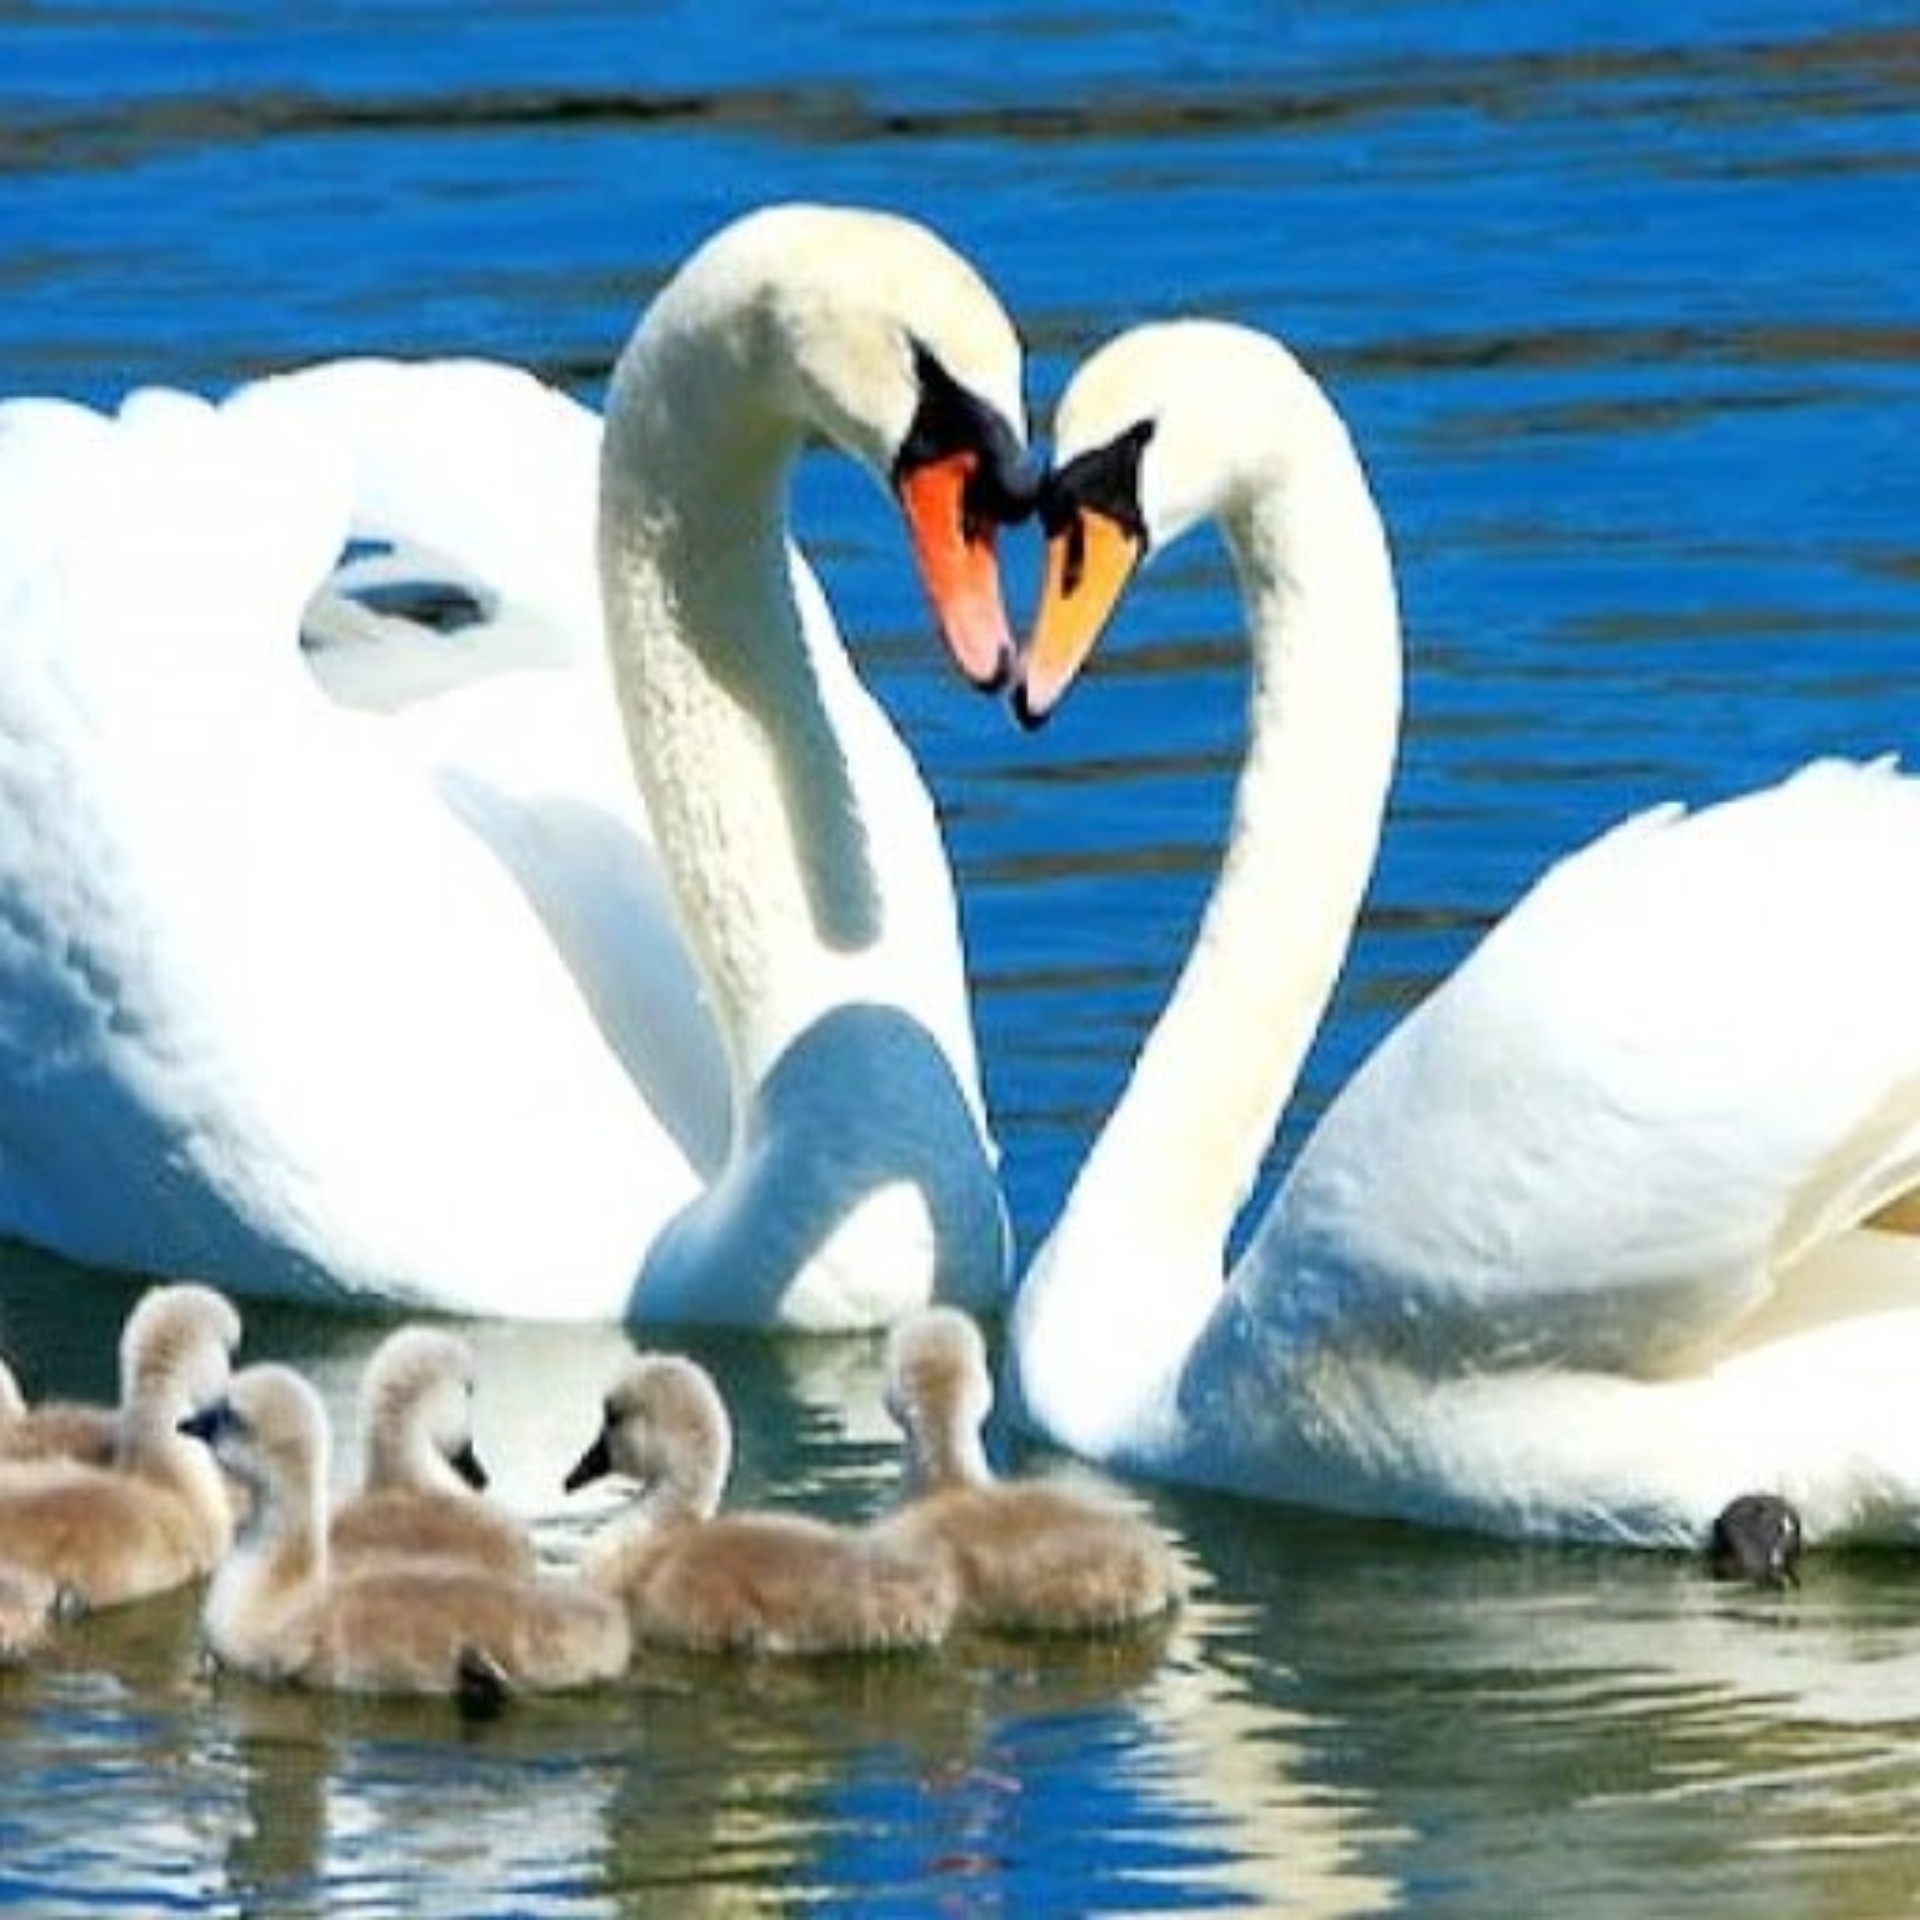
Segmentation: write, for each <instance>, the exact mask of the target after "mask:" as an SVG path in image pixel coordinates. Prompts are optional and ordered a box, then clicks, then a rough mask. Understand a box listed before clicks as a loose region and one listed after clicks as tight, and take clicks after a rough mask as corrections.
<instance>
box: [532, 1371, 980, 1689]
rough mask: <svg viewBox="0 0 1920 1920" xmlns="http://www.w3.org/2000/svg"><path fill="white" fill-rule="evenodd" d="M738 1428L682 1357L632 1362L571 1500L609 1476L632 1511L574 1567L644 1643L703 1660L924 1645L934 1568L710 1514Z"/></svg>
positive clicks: (769, 1520) (844, 1536)
mask: <svg viewBox="0 0 1920 1920" xmlns="http://www.w3.org/2000/svg"><path fill="white" fill-rule="evenodd" d="M732 1458H733V1426H732V1422H731V1421H730V1420H729V1419H728V1417H727V1409H726V1405H725V1403H724V1402H723V1401H722V1399H721V1398H720V1393H719V1389H718V1388H717V1387H716V1386H715V1385H714V1383H713V1380H712V1378H711V1376H710V1375H709V1374H708V1373H707V1372H706V1370H705V1369H704V1368H703V1367H701V1366H699V1365H698V1364H697V1363H696V1362H694V1361H692V1360H689V1359H686V1358H684V1357H682V1356H680V1355H677V1354H661V1353H643V1354H640V1355H639V1356H637V1357H636V1358H635V1359H634V1360H633V1361H632V1362H631V1363H630V1364H629V1365H628V1366H627V1368H626V1369H625V1371H624V1372H622V1374H621V1375H620V1377H619V1379H618V1380H617V1381H616V1382H615V1383H614V1386H613V1389H612V1391H611V1392H610V1393H609V1394H608V1395H607V1399H606V1406H605V1418H604V1423H603V1425H602V1427H601V1430H600V1435H599V1437H598V1438H597V1439H596V1440H595V1441H594V1442H593V1444H592V1445H591V1446H589V1447H588V1448H587V1450H586V1452H585V1453H584V1454H582V1455H581V1457H580V1460H579V1462H578V1463H577V1464H576V1465H575V1467H574V1469H573V1471H572V1472H571V1473H569V1474H568V1475H567V1479H566V1487H567V1491H568V1492H569V1493H571V1492H573V1491H574V1490H575V1489H576V1488H579V1487H583V1486H586V1485H587V1484H588V1483H589V1482H591V1481H594V1480H598V1479H599V1478H601V1477H602V1476H603V1475H605V1474H608V1473H619V1474H622V1475H625V1476H626V1477H627V1478H629V1479H631V1480H633V1481H635V1482H637V1483H638V1486H639V1489H640V1491H639V1497H638V1499H637V1500H636V1501H635V1502H634V1503H633V1509H632V1510H631V1511H630V1512H629V1513H627V1514H624V1515H622V1516H621V1517H620V1518H619V1519H617V1520H615V1521H614V1522H613V1523H612V1524H611V1525H610V1526H609V1528H608V1529H607V1530H606V1532H605V1533H604V1534H603V1535H602V1536H601V1538H600V1539H598V1540H597V1541H595V1542H594V1543H593V1544H592V1545H591V1546H590V1547H589V1548H588V1551H587V1554H586V1556H585V1558H584V1559H583V1561H582V1566H581V1573H582V1577H583V1578H585V1579H587V1580H589V1581H591V1582H593V1584H594V1585H596V1586H597V1587H599V1588H600V1589H601V1590H603V1591H604V1592H607V1593H610V1594H617V1595H619V1596H620V1597H621V1598H622V1599H623V1600H624V1601H625V1603H626V1606H627V1608H628V1610H629V1612H630V1613H631V1615H632V1618H633V1626H634V1631H635V1633H636V1635H637V1636H638V1637H639V1638H641V1639H642V1640H646V1641H652V1642H655V1643H659V1644H664V1645H671V1646H676V1647H680V1648H684V1649H687V1650H689V1651H692V1652H700V1653H733V1654H829V1653H879V1652H887V1651H896V1650H899V1651H904V1650H907V1649H915V1648H923V1647H931V1646H933V1645H935V1644H937V1643H938V1642H939V1641H940V1640H942V1639H943V1638H944V1637H945V1635H946V1633H947V1630H948V1628H949V1626H950V1625H951V1623H952V1619H953V1611H954V1603H955V1599H956V1593H955V1588H954V1581H953V1573H952V1569H951V1567H950V1566H949V1565H948V1563H947V1562H946V1560H945V1559H944V1558H943V1557H934V1558H928V1557H926V1556H923V1555H918V1554H915V1553H912V1552H908V1551H905V1550H903V1549H900V1548H895V1547H890V1546H888V1545H887V1544H885V1543H884V1542H882V1541H880V1540H878V1539H877V1538H876V1537H875V1536H874V1535H873V1534H872V1533H871V1532H856V1531H852V1530H849V1529H845V1528H840V1527H833V1526H829V1525H827V1524H826V1523H825V1522H824V1521H820V1520H814V1519H810V1518H806V1517H804V1516H802V1515H798V1514H782V1513H735V1514H726V1515H721V1516H720V1517H718V1518H716V1517H715V1516H716V1514H717V1513H718V1510H719V1506H720V1500H721V1496H722V1494H723V1493H724V1491H725V1489H726V1483H727V1474H728V1471H729V1469H730V1467H731V1465H732Z"/></svg>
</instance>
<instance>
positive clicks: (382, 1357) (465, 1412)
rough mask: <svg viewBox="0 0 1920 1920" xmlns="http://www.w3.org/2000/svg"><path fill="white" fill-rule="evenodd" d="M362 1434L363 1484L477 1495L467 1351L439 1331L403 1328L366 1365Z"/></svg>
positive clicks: (483, 1474) (481, 1480) (480, 1470)
mask: <svg viewBox="0 0 1920 1920" xmlns="http://www.w3.org/2000/svg"><path fill="white" fill-rule="evenodd" d="M360 1432H361V1437H362V1442H363V1444H364V1446H365V1449H366V1454H367V1473H368V1483H369V1485H374V1484H378V1485H442V1484H444V1485H449V1486H451V1485H453V1484H458V1485H461V1486H466V1487H470V1488H472V1489H473V1490H474V1491H475V1492H480V1491H483V1490H484V1489H485V1487H486V1485H487V1470H486V1468H485V1467H484V1466H482V1465H481V1463H480V1456H479V1455H478V1454H477V1453H476V1452H475V1451H474V1445H473V1349H472V1348H471V1347H470V1346H468V1344H467V1343H466V1341H464V1340H463V1339H461V1338H460V1336H459V1335H458V1334H454V1333H449V1332H448V1331H447V1330H446V1329H445V1328H443V1327H421V1326H416V1327H401V1328H400V1329H399V1330H398V1331H396V1332H394V1333H392V1334H389V1335H388V1336H387V1338H386V1339H385V1340H383V1341H382V1342H381V1343H380V1345H379V1347H378V1348H377V1349H376V1350H375V1352H374V1355H373V1358H372V1359H371V1360H369V1361H368V1362H367V1370H366V1373H365V1374H364V1375H363V1376H362V1378H361V1382H360Z"/></svg>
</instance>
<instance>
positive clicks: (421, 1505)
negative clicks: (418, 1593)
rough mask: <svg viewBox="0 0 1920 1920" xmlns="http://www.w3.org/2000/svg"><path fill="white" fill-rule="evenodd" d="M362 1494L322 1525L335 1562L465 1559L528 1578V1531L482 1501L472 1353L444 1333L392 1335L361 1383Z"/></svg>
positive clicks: (423, 1330) (427, 1330) (413, 1329)
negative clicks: (475, 1440)
mask: <svg viewBox="0 0 1920 1920" xmlns="http://www.w3.org/2000/svg"><path fill="white" fill-rule="evenodd" d="M360 1449H361V1455H362V1466H361V1476H360V1490H359V1492H358V1493H356V1494H355V1495H353V1497H352V1498H350V1499H348V1500H346V1501H343V1502H342V1503H341V1504H340V1505H339V1506H338V1507H336V1508H335V1509H334V1513H333V1518H332V1520H331V1522H330V1523H329V1525H328V1529H327V1532H328V1544H329V1547H330V1549H331V1552H332V1556H333V1564H334V1565H335V1566H336V1567H339V1568H347V1567H355V1566H358V1565H360V1564H362V1563H363V1562H365V1561H369V1560H374V1559H380V1558H393V1557H395V1556H398V1557H401V1558H416V1559H417V1558H426V1557H434V1558H440V1559H452V1560H469V1561H472V1562H474V1563H475V1564H476V1565H479V1566H482V1567H489V1568H491V1569H493V1570H494V1571H495V1572H497V1573H510V1574H531V1573H532V1572H533V1571H534V1551H533V1541H532V1539H531V1537H530V1536H529V1534H528V1532H527V1530H526V1528H525V1527H523V1526H522V1525H521V1524H520V1522H519V1521H518V1520H517V1519H515V1518H514V1516H513V1515H512V1514H510V1513H508V1512H506V1511H505V1509H504V1508H502V1507H499V1506H497V1505H496V1504H495V1503H494V1502H493V1501H491V1500H489V1499H487V1498H486V1497H485V1488H486V1485H487V1474H486V1469H485V1468H484V1467H483V1466H482V1465H481V1464H480V1460H479V1456H478V1455H477V1454H476V1453H475V1452H474V1448H473V1349H472V1348H471V1347H470V1346H469V1345H468V1344H467V1342H466V1341H465V1340H463V1339H461V1338H460V1336H459V1335H458V1334H455V1333H451V1332H449V1331H448V1330H446V1329H445V1328H442V1327H429V1326H407V1327H400V1328H398V1329H396V1330H395V1331H394V1332H393V1333H391V1334H389V1335H388V1336H387V1338H386V1339H385V1340H383V1341H382V1342H381V1343H380V1345H379V1346H378V1347H377V1348H375V1349H374V1352H373V1356H372V1358H371V1359H369V1360H368V1362H367V1368H366V1373H365V1374H364V1376H363V1377H362V1379H361V1383H360Z"/></svg>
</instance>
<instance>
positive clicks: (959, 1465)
mask: <svg viewBox="0 0 1920 1920" xmlns="http://www.w3.org/2000/svg"><path fill="white" fill-rule="evenodd" d="M885 1394H886V1405H887V1411H888V1412H889V1413H890V1414H892V1416H893V1417H894V1419H895V1420H896V1421H897V1422H898V1423H899V1426H900V1430H901V1432H902V1433H904V1434H905V1435H906V1438H907V1460H908V1479H909V1481H910V1482H911V1484H912V1485H913V1486H915V1487H916V1488H920V1489H931V1488H934V1487H940V1486H948V1485H952V1484H955V1483H956V1482H972V1483H978V1482H982V1481H985V1480H986V1479H987V1478H988V1473H987V1467H986V1461H985V1459H984V1457H983V1455H982V1454H981V1451H980V1430H981V1428H982V1427H983V1426H984V1425H985V1424H986V1419H987V1415H988V1414H989V1413H990V1412H991V1411H992V1409H993V1378H992V1375H991V1374H990V1373H989V1372H988V1370H987V1345H986V1341H985V1340H984V1339H982V1337H981V1334H980V1329H979V1327H978V1326H976V1325H975V1323H974V1322H973V1320H972V1319H971V1318H970V1317H969V1316H968V1315H966V1314H965V1313H962V1312H961V1311H960V1310H959V1308H957V1307H944V1306H937V1307H927V1308H923V1309H922V1310H921V1311H920V1312H918V1313H914V1314H911V1315H909V1316H908V1317H907V1318H906V1319H904V1320H902V1321H900V1322H899V1323H898V1324H897V1325H896V1326H895V1327H894V1329H893V1331H892V1333H890V1334H889V1335H888V1337H887V1377H886V1387H885Z"/></svg>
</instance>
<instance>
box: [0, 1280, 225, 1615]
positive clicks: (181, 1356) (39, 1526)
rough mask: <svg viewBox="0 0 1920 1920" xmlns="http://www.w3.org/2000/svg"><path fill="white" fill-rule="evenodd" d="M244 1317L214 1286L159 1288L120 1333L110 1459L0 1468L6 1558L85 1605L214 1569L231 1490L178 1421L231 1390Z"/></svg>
mask: <svg viewBox="0 0 1920 1920" xmlns="http://www.w3.org/2000/svg"><path fill="white" fill-rule="evenodd" d="M239 1342H240V1316H239V1315H238V1313H236V1312H235V1311H234V1308H233V1305H232V1303H231V1302H230V1301H228V1300H227V1299H226V1298H225V1297H224V1296H223V1295H221V1294H218V1293H216V1292H214V1291H213V1290H212V1288H210V1287H201V1286H168V1287H155V1288H153V1289H151V1290H150V1291H149V1292H148V1293H146V1294H144V1295H143V1296H142V1297H141V1299H140V1301H139V1303H138V1304H137V1305H136V1306H135V1307H134V1310H133V1312H132V1313H130V1314H129V1315H128V1316H127V1322H126V1325H125V1327H124V1328H123V1329H122V1331H121V1335H120V1409H119V1413H118V1415H117V1418H116V1422H115V1425H116V1436H115V1446H114V1455H113V1462H112V1464H111V1465H110V1466H104V1467H101V1466H89V1465H87V1464H85V1463H84V1462H81V1461H77V1460H64V1459H42V1460H29V1461H20V1462H11V1463H7V1464H5V1465H0V1542H4V1543H5V1553H6V1557H7V1559H8V1561H10V1562H12V1563H13V1564H15V1565H16V1566H19V1567H21V1568H23V1569H26V1570H29V1571H32V1572H36V1573H38V1574H40V1575H42V1576H43V1577H45V1578H46V1579H48V1580H51V1581H52V1582H53V1583H54V1584H55V1586H56V1587H60V1588H67V1589H71V1591H72V1593H73V1594H74V1595H75V1596H76V1597H77V1598H78V1600H80V1601H81V1602H84V1603H85V1604H86V1605H87V1606H90V1607H110V1606H116V1605H118V1604H120V1603H121V1602H123V1601H127V1600H137V1599H140V1598H143V1597H144V1596H146V1595H148V1594H153V1593H162V1592H165V1591H166V1590H168V1589H169V1588H172V1587H177V1586H180V1585H182V1584H184V1583H185V1582H186V1581H188V1580H192V1579H194V1578H196V1577H197V1576H199V1575H200V1574H203V1573H206V1572H208V1571H210V1570H211V1568H212V1567H213V1565H214V1563H215V1562H216V1561H217V1560H218V1559H219V1558H220V1556H221V1554H222V1553H223V1552H225V1550H226V1547H227V1543H228V1541H229V1539H230V1538H231V1536H232V1531H233V1516H232V1508H231V1503H230V1501H229V1497H228V1493H227V1489H226V1487H225V1485H224V1483H223V1482H222V1480H221V1478H220V1475H219V1473H218V1472H217V1471H216V1469H215V1468H214V1465H213V1463H212V1461H211V1460H209V1459H208V1457H207V1455H206V1451H205V1449H204V1448H201V1447H196V1446H194V1445H192V1444H191V1443H190V1442H189V1441H186V1440H184V1439H182V1438H181V1437H180V1435H179V1434H178V1433H177V1432H176V1431H175V1426H176V1423H177V1422H178V1420H179V1419H180V1417H181V1415H182V1414H183V1413H185V1412H187V1411H188V1410H189V1409H190V1408H192V1407H195V1406H199V1405H202V1404H204V1403H205V1402H206V1401H208V1400H210V1399H212V1398H214V1397H216V1396H217V1395H219V1394H220V1393H221V1392H223V1391H224V1389H225V1387H226V1382H227V1373H228V1367H229V1365H230V1363H231V1360H232V1357H233V1352H234V1349H235V1348H236V1347H237V1346H238V1345H239Z"/></svg>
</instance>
